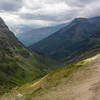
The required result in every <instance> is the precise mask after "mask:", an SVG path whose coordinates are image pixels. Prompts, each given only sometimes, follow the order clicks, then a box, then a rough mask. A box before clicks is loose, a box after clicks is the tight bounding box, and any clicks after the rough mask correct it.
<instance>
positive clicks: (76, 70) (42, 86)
mask: <svg viewBox="0 0 100 100" xmlns="http://www.w3.org/2000/svg"><path fill="white" fill-rule="evenodd" d="M96 57H97V56H96ZM96 57H93V58H88V59H86V60H82V61H80V62H78V63H76V64H72V65H69V66H66V67H64V68H61V69H58V70H57V71H56V72H53V73H51V74H48V75H46V76H45V77H43V78H42V79H40V80H37V81H34V82H31V83H29V84H26V85H23V86H22V87H19V88H17V90H16V89H15V90H12V91H11V93H8V94H6V96H9V95H12V93H13V92H14V91H17V92H14V93H15V94H14V95H12V96H11V97H9V98H8V99H7V100H10V99H11V98H16V100H52V99H53V100H59V99H60V100H61V99H62V100H66V99H64V98H63V97H66V98H67V99H68V97H69V98H70V99H68V100H73V99H71V95H72V94H73V93H71V91H73V90H72V88H74V90H75V87H77V86H80V85H81V84H83V83H84V82H85V81H86V80H88V79H89V78H91V77H92V74H93V73H94V72H95V70H94V68H93V67H92V66H93V65H94V64H95V65H96V64H98V63H99V61H98V62H97V63H95V58H96ZM99 58H100V57H99ZM92 60H93V61H92ZM98 60H99V59H98ZM64 91H65V92H64ZM66 92H67V93H68V94H66ZM74 92H75V91H74ZM59 93H60V94H59ZM18 94H21V95H23V96H22V97H18ZM74 94H75V93H74ZM57 95H58V96H57ZM68 95H69V96H68ZM67 96H68V97H67ZM57 97H60V98H58V99H57ZM4 98H5V95H4V96H3V99H4ZM1 100H2V99H1ZM4 100H5V99H4ZM79 100H81V99H79Z"/></svg>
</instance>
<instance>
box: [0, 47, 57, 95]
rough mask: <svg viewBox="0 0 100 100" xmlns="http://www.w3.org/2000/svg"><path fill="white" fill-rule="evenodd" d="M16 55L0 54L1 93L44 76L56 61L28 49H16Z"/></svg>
mask: <svg viewBox="0 0 100 100" xmlns="http://www.w3.org/2000/svg"><path fill="white" fill-rule="evenodd" d="M15 51H16V56H13V55H8V54H9V53H8V54H6V55H3V53H2V51H1V54H0V94H3V93H5V92H8V91H9V90H10V89H11V88H12V87H15V86H19V85H22V84H25V83H27V82H31V81H33V80H35V79H38V78H40V77H43V76H44V75H46V74H47V73H48V72H49V71H50V70H51V69H52V68H53V64H54V65H55V64H56V63H55V62H53V61H52V60H50V59H48V58H46V57H42V56H40V55H38V54H36V53H35V52H30V51H29V50H28V49H26V48H23V49H16V50H15Z"/></svg>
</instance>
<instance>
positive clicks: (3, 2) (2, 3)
mask: <svg viewBox="0 0 100 100" xmlns="http://www.w3.org/2000/svg"><path fill="white" fill-rule="evenodd" d="M22 4H23V3H22V0H0V11H17V10H18V9H19V8H21V7H22Z"/></svg>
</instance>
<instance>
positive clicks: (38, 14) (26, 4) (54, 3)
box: [0, 0, 100, 25]
mask: <svg viewBox="0 0 100 100" xmlns="http://www.w3.org/2000/svg"><path fill="white" fill-rule="evenodd" d="M99 15H100V0H3V1H2V0H0V16H1V17H3V18H4V20H5V21H6V22H7V23H8V24H36V25H50V24H58V23H63V22H66V21H69V20H72V19H73V18H75V17H92V16H99Z"/></svg>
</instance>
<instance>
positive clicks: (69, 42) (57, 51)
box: [30, 17, 100, 60]
mask: <svg viewBox="0 0 100 100" xmlns="http://www.w3.org/2000/svg"><path fill="white" fill-rule="evenodd" d="M95 35H96V36H97V35H98V36H97V38H95ZM96 48H100V17H94V18H76V19H74V20H73V21H72V22H71V23H70V24H69V25H67V26H65V27H64V28H62V29H60V30H59V31H57V32H55V33H54V34H52V35H50V36H49V37H47V38H45V39H43V40H41V41H39V42H38V43H36V44H33V45H31V46H30V49H32V50H35V51H38V52H41V53H43V54H45V55H47V56H49V57H51V58H53V59H56V60H68V59H72V58H73V60H77V59H76V58H74V57H76V56H77V58H80V57H82V55H84V54H86V52H92V51H93V50H97V49H96Z"/></svg>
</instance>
